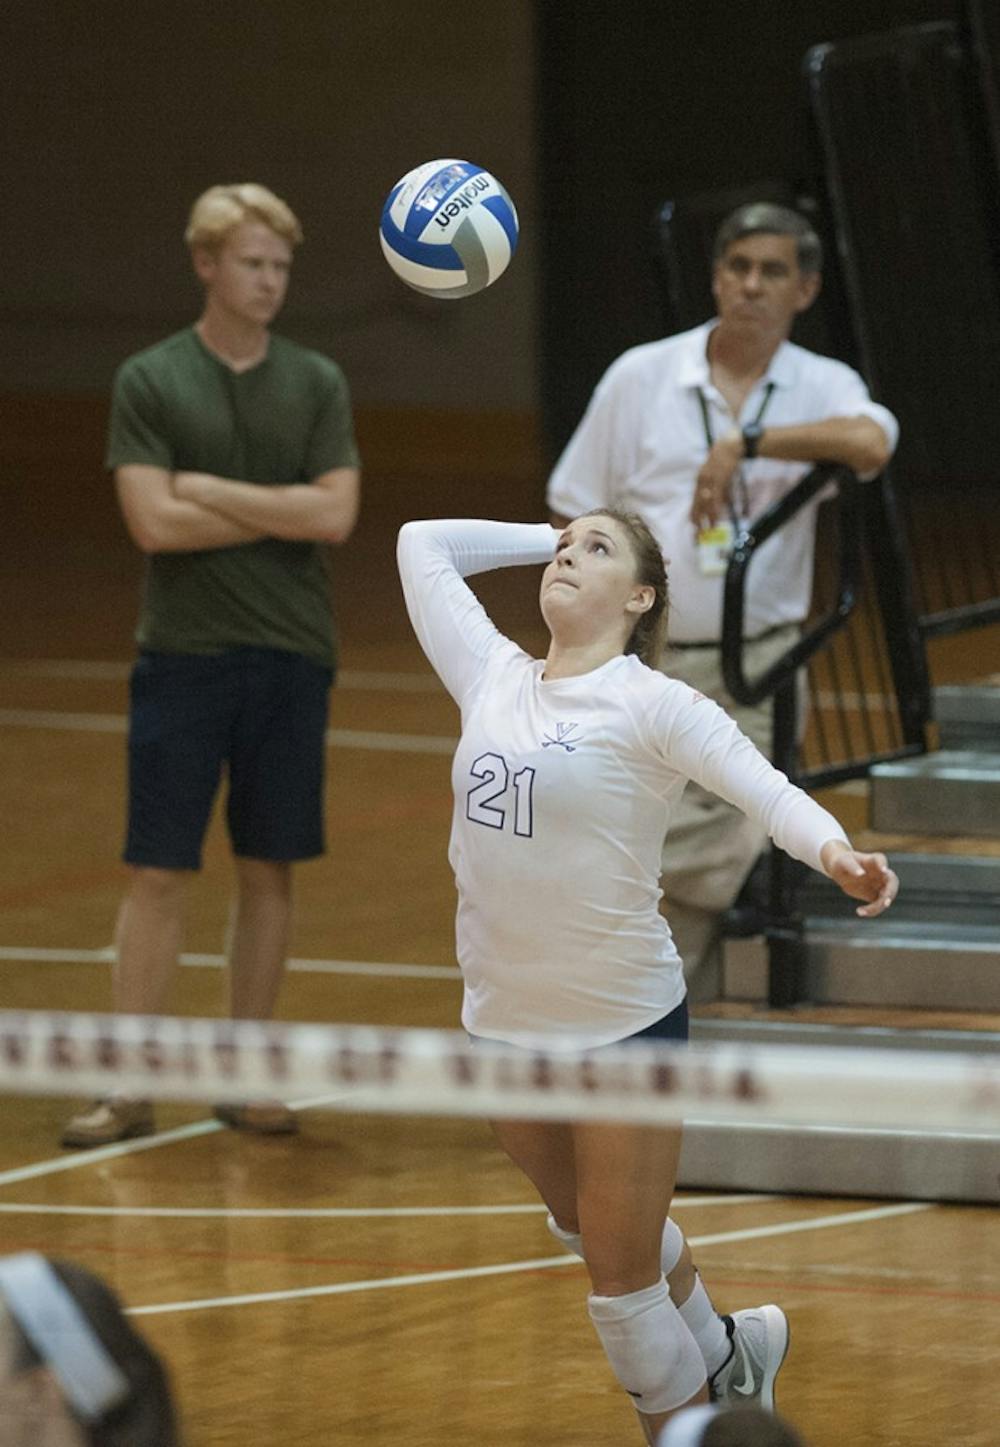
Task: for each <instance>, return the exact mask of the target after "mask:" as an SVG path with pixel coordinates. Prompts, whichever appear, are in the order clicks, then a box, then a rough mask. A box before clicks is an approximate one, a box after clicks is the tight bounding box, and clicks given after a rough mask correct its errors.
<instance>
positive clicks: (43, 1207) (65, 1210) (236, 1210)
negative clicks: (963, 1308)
mask: <svg viewBox="0 0 1000 1447" xmlns="http://www.w3.org/2000/svg"><path fill="white" fill-rule="evenodd" d="M781 1199H782V1198H781V1197H780V1196H768V1195H760V1194H757V1195H735V1194H734V1195H731V1196H730V1195H721V1196H689V1197H687V1198H686V1199H684V1200H680V1199H678V1200H675V1201H674V1202H673V1203H672V1205H671V1207H670V1209H671V1211H677V1210H679V1209H681V1208H682V1207H687V1208H690V1207H692V1206H701V1207H705V1206H744V1205H748V1204H751V1203H757V1202H760V1201H776V1200H781ZM547 1209H548V1208H547V1207H546V1206H545V1205H543V1204H542V1202H540V1201H539V1202H536V1203H533V1202H528V1203H527V1204H524V1205H513V1206H502V1205H494V1206H315V1207H312V1206H308V1207H307V1206H288V1207H283V1206H259V1207H258V1206H68V1205H52V1204H50V1203H48V1202H46V1203H44V1204H43V1203H40V1202H30V1201H0V1214H2V1215H7V1216H35V1215H37V1216H115V1217H123V1216H124V1217H127V1216H139V1217H146V1216H152V1217H155V1218H157V1219H161V1220H173V1219H175V1218H176V1219H178V1220H184V1221H188V1220H209V1221H215V1220H223V1221H284V1220H294V1221H369V1220H372V1221H382V1220H396V1219H400V1220H404V1219H408V1218H410V1217H425V1216H426V1217H442V1216H532V1215H537V1214H538V1213H539V1212H541V1211H545V1210H547Z"/></svg>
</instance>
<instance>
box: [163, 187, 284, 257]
mask: <svg viewBox="0 0 1000 1447" xmlns="http://www.w3.org/2000/svg"><path fill="white" fill-rule="evenodd" d="M243 221H262V222H263V223H264V225H265V226H270V228H271V230H272V231H274V232H276V233H277V234H278V236H280V237H282V238H283V239H284V240H285V241H287V242H288V244H289V246H298V245H299V243H300V242H301V240H302V227H301V226H300V225H299V221H298V217H297V216H296V215H295V213H294V212H293V211H292V209H291V207H290V206H288V205H287V204H286V203H285V202H284V201H282V199H281V197H280V196H275V194H274V192H273V191H269V190H268V189H267V187H266V186H258V185H257V184H256V182H254V181H243V182H241V183H240V184H238V185H235V186H210V187H209V189H208V190H207V191H205V192H204V193H203V194H202V195H201V196H199V197H198V199H197V201H196V202H195V203H194V205H193V206H192V208H191V215H190V217H189V218H188V225H187V230H186V231H185V233H184V240H185V241H186V242H187V244H188V246H189V247H190V248H191V249H192V251H193V250H194V249H195V247H203V248H204V249H205V250H207V251H218V250H219V248H220V246H221V245H222V243H223V242H224V241H225V239H226V237H227V236H228V235H229V233H230V231H232V230H233V228H234V227H236V226H239V225H240V224H241V222H243Z"/></svg>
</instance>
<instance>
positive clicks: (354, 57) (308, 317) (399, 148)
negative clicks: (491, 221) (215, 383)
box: [0, 0, 537, 409]
mask: <svg viewBox="0 0 1000 1447" xmlns="http://www.w3.org/2000/svg"><path fill="white" fill-rule="evenodd" d="M533 11H534V7H533V5H532V4H531V0H504V3H503V4H500V5H494V6H475V7H473V6H462V5H455V4H453V3H450V0H6V3H5V4H4V5H3V6H2V7H0V135H2V138H3V151H2V154H3V187H2V192H0V195H2V214H3V223H2V224H3V235H4V242H3V259H2V264H0V333H2V339H3V344H2V346H0V391H11V390H19V389H30V390H44V391H52V390H55V391H62V390H68V391H73V390H77V391H78V390H86V389H105V388H106V387H107V386H108V383H109V381H110V377H111V374H112V371H113V369H114V366H115V365H116V363H117V362H118V361H119V360H120V359H121V358H122V357H123V356H124V355H126V354H128V353H129V352H130V351H133V350H135V349H136V348H138V347H140V346H143V345H146V344H148V343H149V342H150V341H152V340H154V339H156V338H157V337H159V336H161V335H163V334H165V333H167V332H169V331H170V330H172V329H174V328H176V327H179V326H181V325H184V324H185V323H186V322H187V321H189V320H190V319H191V318H192V316H193V314H194V312H195V309H196V307H197V305H198V293H197V289H196V286H195V284H194V282H193V279H192V277H191V274H190V267H189V264H188V260H187V255H186V251H185V248H184V246H183V242H182V236H183V231H184V226H185V222H186V217H187V212H188V210H189V208H190V205H191V202H192V201H193V200H194V198H195V196H196V195H198V194H199V193H200V192H201V191H202V190H204V189H205V187H207V186H209V185H212V184H214V183H215V182H218V181H235V180H249V179H253V180H260V181H263V182H264V183H265V184H267V185H269V186H271V187H272V189H274V190H275V191H277V192H278V193H279V194H280V195H282V196H284V197H286V199H287V200H288V201H289V202H290V204H291V205H292V206H293V208H294V209H295V210H296V211H297V212H298V213H299V215H300V217H301V219H302V221H303V224H304V227H305V231H306V244H305V246H304V247H303V248H302V251H301V253H300V255H299V259H298V262H297V265H296V274H295V278H294V283H293V289H292V292H291V295H290V300H289V304H288V307H287V309H286V312H285V314H284V317H283V319H282V325H283V326H284V328H285V329H286V330H287V331H289V332H290V333H291V334H293V335H295V336H297V337H298V338H299V339H300V340H302V341H304V342H306V343H307V344H310V345H315V346H318V347H321V348H323V349H325V350H328V351H330V352H333V353H334V354H335V355H336V356H337V357H338V358H339V359H340V360H341V361H342V362H343V364H344V366H345V368H346V370H347V372H348V375H349V377H350V380H351V382H352V385H353V388H354V394H355V397H356V399H357V400H358V401H359V402H360V403H361V404H366V403H367V404H376V405H381V406H394V405H410V406H420V405H424V406H452V407H456V408H462V409H475V408H477V407H500V408H523V409H530V408H532V407H533V406H534V402H535V395H536V390H537V378H536V359H535V332H536V326H535V289H536V280H535V278H536V272H535V264H534V256H535V249H536V248H535V240H534V238H535V234H536V226H535V216H534V174H535V127H534V108H533V107H534V79H533V77H534V54H533V51H534V33H533V32H534V14H533ZM436 156H459V157H462V158H465V159H470V160H473V161H475V162H477V163H478V164H479V165H482V166H485V167H487V168H488V169H490V170H493V171H495V172H496V174H497V175H498V176H499V177H500V179H501V180H502V181H503V182H504V184H505V185H506V186H507V188H508V189H509V190H510V192H511V193H512V194H513V196H514V197H515V199H516V202H517V204H518V206H519V208H520V211H521V213H522V220H523V223H524V233H523V235H524V239H523V245H522V247H521V250H520V252H519V255H518V257H517V265H516V267H515V268H513V269H512V270H511V272H510V274H509V275H508V277H506V278H505V279H504V284H503V286H502V288H501V287H497V288H495V289H494V290H492V291H490V292H489V293H487V294H484V295H481V296H478V297H474V298H469V299H468V300H466V301H463V302H462V303H460V304H459V303H455V302H451V303H433V302H427V301H425V300H424V299H422V298H420V297H418V296H417V295H416V294H415V293H410V292H408V291H407V289H406V288H405V287H404V286H403V285H402V283H401V282H399V281H397V280H396V278H395V277H393V276H392V275H391V273H390V272H389V270H388V268H387V266H386V265H385V262H384V261H383V259H382V255H381V252H380V250H379V247H378V241H377V225H378V218H379V213H380V211H381V207H382V202H383V200H384V198H385V195H386V193H387V192H388V190H389V189H390V187H391V186H392V185H393V184H394V183H395V181H397V180H398V179H399V177H400V176H401V175H402V174H403V173H404V172H405V171H407V170H409V169H410V168H411V167H412V166H414V165H417V164H418V163H420V162H422V161H426V160H430V159H433V158H434V157H436Z"/></svg>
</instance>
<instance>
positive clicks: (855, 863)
mask: <svg viewBox="0 0 1000 1447" xmlns="http://www.w3.org/2000/svg"><path fill="white" fill-rule="evenodd" d="M820 858H821V860H822V862H823V868H824V869H825V870H826V872H827V874H828V875H829V876H830V878H831V879H832V880H833V881H834V882H835V883H836V884H839V885H840V888H841V889H842V890H843V891H844V893H845V894H849V895H850V897H851V898H852V899H862V900H864V901H865V903H864V904H863V905H861V906H860V907H859V908H858V910H857V911H856V913H858V914H859V915H861V916H862V918H864V919H872V918H874V916H875V915H878V914H882V913H883V911H884V910H887V909H888V908H889V906H890V904H892V901H893V900H894V899H895V898H896V895H897V894H898V892H899V879H898V878H897V876H896V873H895V871H894V870H892V869H890V868H889V861H888V860H887V859H886V857H885V855H884V854H864V853H862V852H861V850H860V849H851V848H849V847H848V846H847V845H846V844H844V843H843V842H842V841H841V840H839V839H831V840H830V841H829V842H828V843H826V844H824V845H823V848H822V850H821V852H820Z"/></svg>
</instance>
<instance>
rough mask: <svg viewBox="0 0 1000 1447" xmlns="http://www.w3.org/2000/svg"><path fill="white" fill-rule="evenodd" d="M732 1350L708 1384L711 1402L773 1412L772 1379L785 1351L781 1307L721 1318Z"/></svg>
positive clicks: (738, 1312) (779, 1368) (786, 1335)
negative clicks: (760, 1408) (759, 1408)
mask: <svg viewBox="0 0 1000 1447" xmlns="http://www.w3.org/2000/svg"><path fill="white" fill-rule="evenodd" d="M723 1321H724V1322H725V1323H726V1330H727V1331H728V1332H729V1338H730V1340H731V1342H732V1344H733V1350H732V1353H731V1355H730V1357H729V1359H728V1361H726V1362H725V1364H724V1365H723V1366H721V1367H720V1368H719V1370H718V1371H717V1372H716V1374H715V1376H714V1377H712V1379H711V1381H710V1382H709V1384H708V1389H709V1394H710V1396H711V1399H712V1401H713V1402H719V1403H720V1404H721V1405H722V1406H724V1407H740V1406H744V1407H746V1406H755V1407H762V1408H763V1409H764V1411H765V1412H773V1411H774V1379H775V1377H776V1376H777V1375H778V1373H779V1371H780V1370H781V1364H782V1362H783V1361H784V1360H785V1354H786V1353H787V1351H788V1321H787V1320H786V1318H785V1313H784V1312H783V1311H782V1310H781V1308H780V1306H754V1307H751V1308H750V1309H749V1310H748V1311H734V1312H733V1314H732V1316H728V1317H723Z"/></svg>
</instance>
